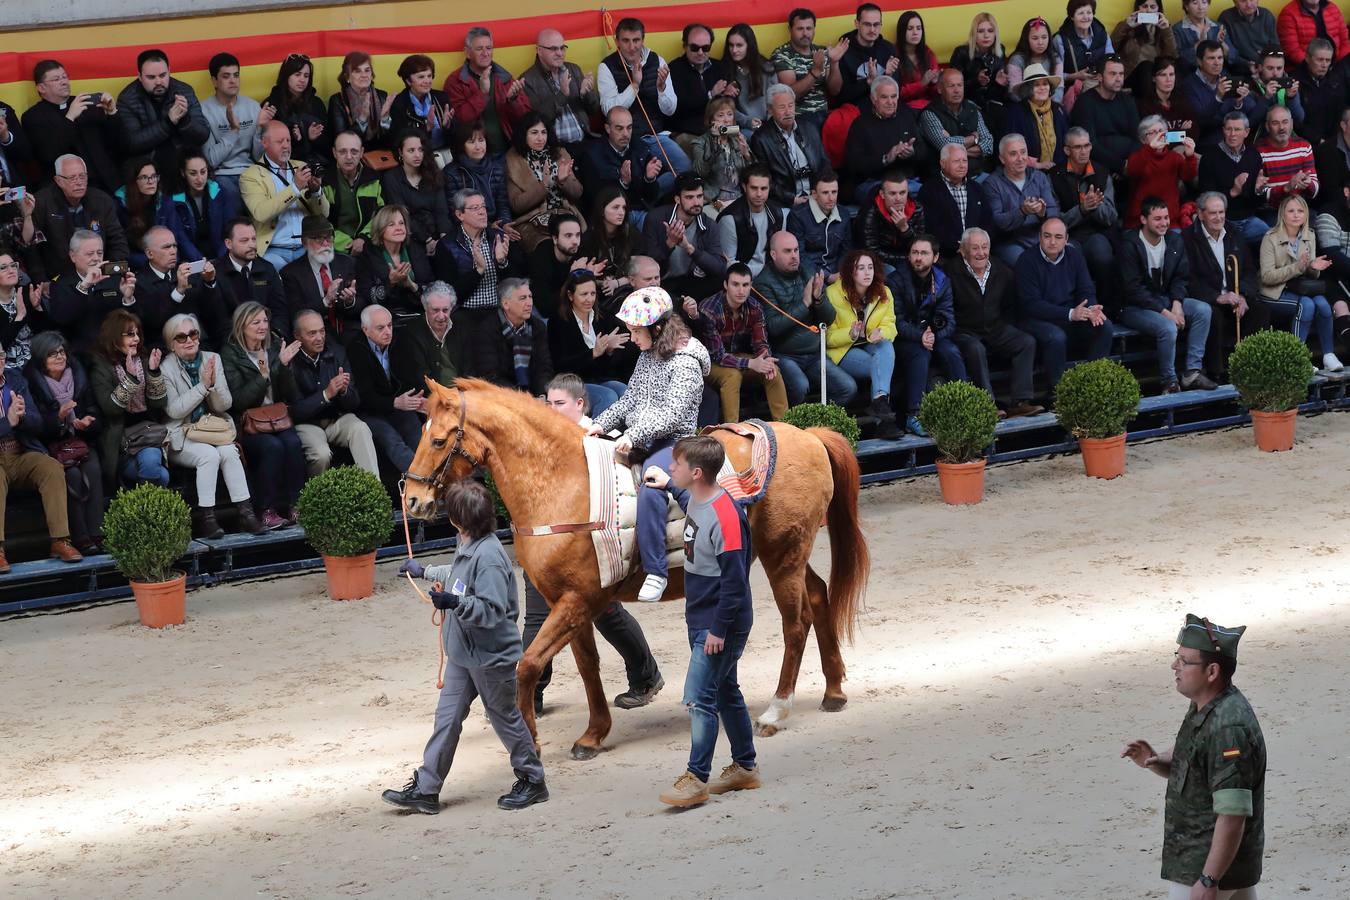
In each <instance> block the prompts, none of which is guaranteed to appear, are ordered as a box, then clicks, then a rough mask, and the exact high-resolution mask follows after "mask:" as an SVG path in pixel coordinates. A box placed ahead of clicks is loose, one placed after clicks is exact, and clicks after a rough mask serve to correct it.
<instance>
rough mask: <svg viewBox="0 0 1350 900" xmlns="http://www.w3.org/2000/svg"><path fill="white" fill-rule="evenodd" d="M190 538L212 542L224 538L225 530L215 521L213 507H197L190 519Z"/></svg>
mask: <svg viewBox="0 0 1350 900" xmlns="http://www.w3.org/2000/svg"><path fill="white" fill-rule="evenodd" d="M192 536H193V537H195V538H206V539H208V540H214V539H215V538H222V537H224V536H225V529H224V528H221V527H220V523H219V522H217V521H216V511H215V508H214V507H210V506H199V507H197V509H196V510H195V514H194V515H193V517H192Z"/></svg>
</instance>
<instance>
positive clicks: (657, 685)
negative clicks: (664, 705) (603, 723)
mask: <svg viewBox="0 0 1350 900" xmlns="http://www.w3.org/2000/svg"><path fill="white" fill-rule="evenodd" d="M665 686H666V680H665V679H664V678H662V677H661V676H660V675H657V676H656V680H655V681H653V682H652V683H651V684H649V685H647V687H645V688H629V689H628V690H627V691H624V692H623V693H622V694H620V695H619V696H617V697H615V698H614V705H615V706H617V707H618V708H619V709H637V708H638V707H640V706H646V705H647V704H648V703H651V702H652V701H653V700H655V699H656V695H657V694H659V693H661V688H663V687H665Z"/></svg>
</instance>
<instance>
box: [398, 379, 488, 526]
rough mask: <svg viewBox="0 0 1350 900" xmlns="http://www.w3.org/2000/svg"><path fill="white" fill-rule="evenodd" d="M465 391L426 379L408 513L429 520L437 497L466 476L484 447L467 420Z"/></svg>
mask: <svg viewBox="0 0 1350 900" xmlns="http://www.w3.org/2000/svg"><path fill="white" fill-rule="evenodd" d="M467 407H468V394H466V393H465V391H464V389H463V388H459V387H453V388H448V387H445V386H444V385H442V384H439V383H438V382H435V381H432V380H431V379H430V378H428V379H427V410H426V411H427V423H426V425H424V426H423V427H422V440H421V441H420V442H419V443H418V445H417V453H416V455H415V456H413V461H412V463H411V464H410V465H409V466H408V472H407V475H406V476H405V477H406V482H405V485H404V497H405V500H406V503H407V507H408V514H409V515H411V516H413V517H415V518H419V519H429V518H431V516H432V515H434V513H435V511H436V498H437V496H438V495H439V494H440V493H441V492H442V491H444V490H445V488H446V486H447V485H449V484H450V482H452V481H458V480H459V479H461V478H464V477H465V476H467V475H469V474H470V473H471V472H472V471H473V470H474V469H475V468H477V467H478V466H479V465H480V464H481V463H482V462H483V456H484V453H485V452H486V450H487V445H486V442H485V441H484V440H483V437H482V435H481V434H480V433H479V432H478V431H477V430H476V429H473V428H472V427H471V426H470V424H469V422H468V418H467V415H468V409H467Z"/></svg>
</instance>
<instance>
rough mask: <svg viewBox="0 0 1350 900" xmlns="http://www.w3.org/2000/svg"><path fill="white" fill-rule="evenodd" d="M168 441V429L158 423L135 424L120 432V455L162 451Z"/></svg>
mask: <svg viewBox="0 0 1350 900" xmlns="http://www.w3.org/2000/svg"><path fill="white" fill-rule="evenodd" d="M168 440H169V429H168V428H166V427H164V426H163V425H161V424H159V423H158V422H137V423H136V424H135V425H131V426H129V427H128V428H127V429H126V430H125V431H123V432H122V453H124V454H125V455H127V456H131V455H132V454H135V453H138V452H140V451H141V450H148V449H150V448H151V447H156V448H159V449H163V448H164V445H165V444H166V443H167V442H168Z"/></svg>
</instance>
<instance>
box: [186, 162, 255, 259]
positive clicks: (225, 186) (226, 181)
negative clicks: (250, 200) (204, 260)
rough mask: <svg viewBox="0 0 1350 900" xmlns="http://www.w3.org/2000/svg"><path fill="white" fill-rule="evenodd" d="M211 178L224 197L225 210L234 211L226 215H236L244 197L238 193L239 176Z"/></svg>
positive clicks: (215, 176) (242, 204)
mask: <svg viewBox="0 0 1350 900" xmlns="http://www.w3.org/2000/svg"><path fill="white" fill-rule="evenodd" d="M211 177H212V178H213V179H214V180H215V182H216V184H218V185H220V192H221V193H222V194H224V195H225V208H226V209H227V210H234V211H233V212H228V213H227V215H232V216H234V215H238V214H239V213H238V210H241V209H243V208H244V197H243V194H241V193H240V191H239V176H238V175H220V174H216V175H212V176H211ZM197 249H199V250H200V249H201V248H200V247H199V248H197ZM207 256H208V258H209V257H210V254H209V253H208V254H207Z"/></svg>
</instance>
